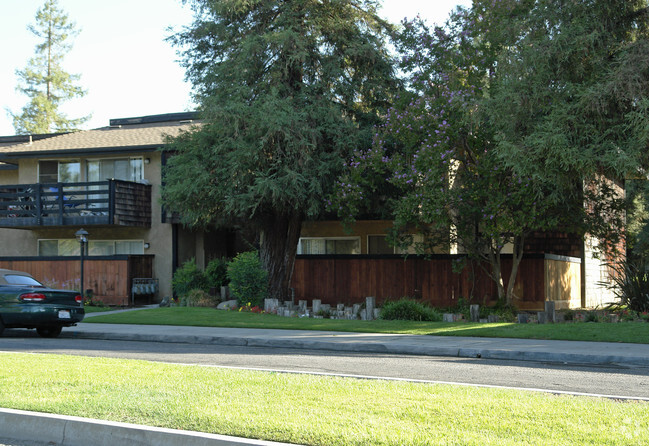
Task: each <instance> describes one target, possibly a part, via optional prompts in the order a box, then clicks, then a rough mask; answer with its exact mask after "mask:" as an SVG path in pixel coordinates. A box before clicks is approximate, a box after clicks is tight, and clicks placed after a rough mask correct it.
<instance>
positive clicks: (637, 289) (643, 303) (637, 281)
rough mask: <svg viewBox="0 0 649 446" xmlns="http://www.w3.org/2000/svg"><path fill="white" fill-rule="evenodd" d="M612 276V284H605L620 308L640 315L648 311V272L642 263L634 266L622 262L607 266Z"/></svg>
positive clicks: (631, 263) (627, 262)
mask: <svg viewBox="0 0 649 446" xmlns="http://www.w3.org/2000/svg"><path fill="white" fill-rule="evenodd" d="M609 266H610V267H611V268H612V269H613V271H614V272H615V274H613V284H606V286H607V288H609V289H612V290H613V292H614V293H615V296H616V297H617V298H618V300H619V304H620V305H621V306H624V307H627V308H629V309H630V310H632V311H637V312H639V313H642V312H644V311H649V271H647V265H645V263H644V262H641V263H638V264H635V263H633V262H629V261H624V262H620V263H618V264H615V265H609Z"/></svg>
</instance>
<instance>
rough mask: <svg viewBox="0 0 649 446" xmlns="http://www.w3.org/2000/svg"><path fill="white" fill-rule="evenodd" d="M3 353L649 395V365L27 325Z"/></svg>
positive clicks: (4, 344)
mask: <svg viewBox="0 0 649 446" xmlns="http://www.w3.org/2000/svg"><path fill="white" fill-rule="evenodd" d="M0 351H20V352H37V353H55V354H69V355H83V356H94V357H112V358H124V359H143V360H149V361H160V362H172V363H181V364H197V365H203V366H220V367H236V368H253V369H264V370H279V371H291V372H305V373H324V374H336V375H350V376H360V377H380V378H393V379H407V380H422V381H433V382H449V383H462V384H477V385H490V386H505V387H516V388H523V389H543V390H548V391H557V392H576V393H587V394H597V395H608V396H614V397H635V398H638V397H639V398H649V368H643V367H614V366H611V367H589V366H567V365H564V364H545V363H534V362H529V361H524V362H523V361H496V360H485V359H471V358H450V357H430V356H409V355H386V354H359V353H346V352H331V351H309V350H296V349H269V348H255V347H234V346H219V345H202V344H165V343H159V342H135V341H100V340H89V339H65V338H61V339H43V338H40V337H38V336H37V335H36V334H35V332H33V331H28V330H6V331H5V333H4V336H3V337H2V338H0Z"/></svg>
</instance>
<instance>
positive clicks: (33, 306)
mask: <svg viewBox="0 0 649 446" xmlns="http://www.w3.org/2000/svg"><path fill="white" fill-rule="evenodd" d="M84 315H85V311H84V309H83V298H82V297H81V295H80V294H79V293H78V292H77V291H68V290H55V289H52V288H48V287H46V286H45V285H43V284H42V283H40V282H39V281H38V280H36V279H34V278H33V277H32V276H31V275H29V274H27V273H24V272H21V271H11V270H8V269H0V335H1V334H2V332H3V331H4V329H5V328H35V329H36V332H37V333H38V334H39V335H40V336H42V337H45V338H55V337H57V336H58V335H59V334H61V329H62V328H63V327H70V326H73V325H76V324H77V322H81V321H82V320H83V317H84Z"/></svg>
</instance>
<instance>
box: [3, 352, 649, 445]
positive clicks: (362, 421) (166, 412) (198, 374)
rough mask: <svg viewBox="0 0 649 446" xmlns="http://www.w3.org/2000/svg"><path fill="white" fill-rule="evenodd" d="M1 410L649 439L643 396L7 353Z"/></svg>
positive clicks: (251, 424)
mask: <svg viewBox="0 0 649 446" xmlns="http://www.w3.org/2000/svg"><path fill="white" fill-rule="evenodd" d="M44 369H45V370H48V373H47V374H43V373H42V370H44ZM341 401H344V402H345V404H340V402H341ZM0 407H6V408H13V409H22V410H32V411H39V412H50V413H58V414H65V415H75V416H83V417H90V418H98V419H106V420H112V421H120V422H129V423H136V424H145V425H151V426H160V427H166V428H173V429H183V430H193V431H202V432H210V433H220V434H226V435H235V436H243V437H248V438H262V439H266V440H274V441H282V442H290V443H296V444H304V445H327V446H338V445H341V446H342V445H350V446H355V445H359V446H360V445H370V444H371V445H421V444H435V445H445V444H462V445H499V446H500V445H536V444H546V445H565V444H574V445H594V444H607V445H629V444H635V445H642V444H649V438H647V437H646V435H645V432H648V431H649V404H647V403H645V402H619V401H613V400H608V399H599V398H586V397H570V396H556V395H550V394H544V393H532V392H527V391H516V390H496V389H486V388H476V387H468V386H467V387H464V386H450V385H441V384H422V383H408V382H395V381H384V380H359V379H351V378H338V377H322V376H312V375H293V374H280V373H267V372H254V371H243V370H231V369H218V368H205V367H201V366H187V365H173V364H160V363H151V362H146V361H134V360H118V359H105V358H87V357H75V356H59V355H41V354H37V355H35V354H22V353H0ZM566 414H569V416H566ZM494 420H498V422H494Z"/></svg>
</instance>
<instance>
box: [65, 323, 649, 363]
mask: <svg viewBox="0 0 649 446" xmlns="http://www.w3.org/2000/svg"><path fill="white" fill-rule="evenodd" d="M61 336H62V337H71V338H82V339H101V340H121V341H143V342H164V343H186V344H205V345H231V346H240V347H273V348H294V349H311V350H328V351H341V352H358V353H390V354H407V355H422V356H450V357H456V358H482V359H497V360H504V359H506V360H516V361H535V362H555V363H564V364H574V365H579V364H588V365H628V366H643V367H649V356H645V355H639V356H633V355H615V354H609V353H606V354H598V353H595V352H589V353H572V352H570V353H566V352H554V351H550V350H542V351H530V350H528V349H525V348H521V349H512V348H503V349H498V348H493V347H492V346H491V347H485V348H475V347H473V348H469V347H462V346H461V345H460V346H452V347H450V346H440V345H421V344H412V343H408V342H400V341H399V340H388V341H385V342H382V341H381V340H380V338H377V339H374V340H372V341H346V342H334V341H332V342H328V341H326V340H315V339H299V338H291V339H287V338H285V337H281V338H277V339H276V338H272V337H271V338H262V337H260V336H237V337H235V336H219V335H216V336H215V335H179V334H173V335H163V334H147V333H116V332H83V331H68V332H67V333H66V331H64V332H63V333H62V334H61Z"/></svg>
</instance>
